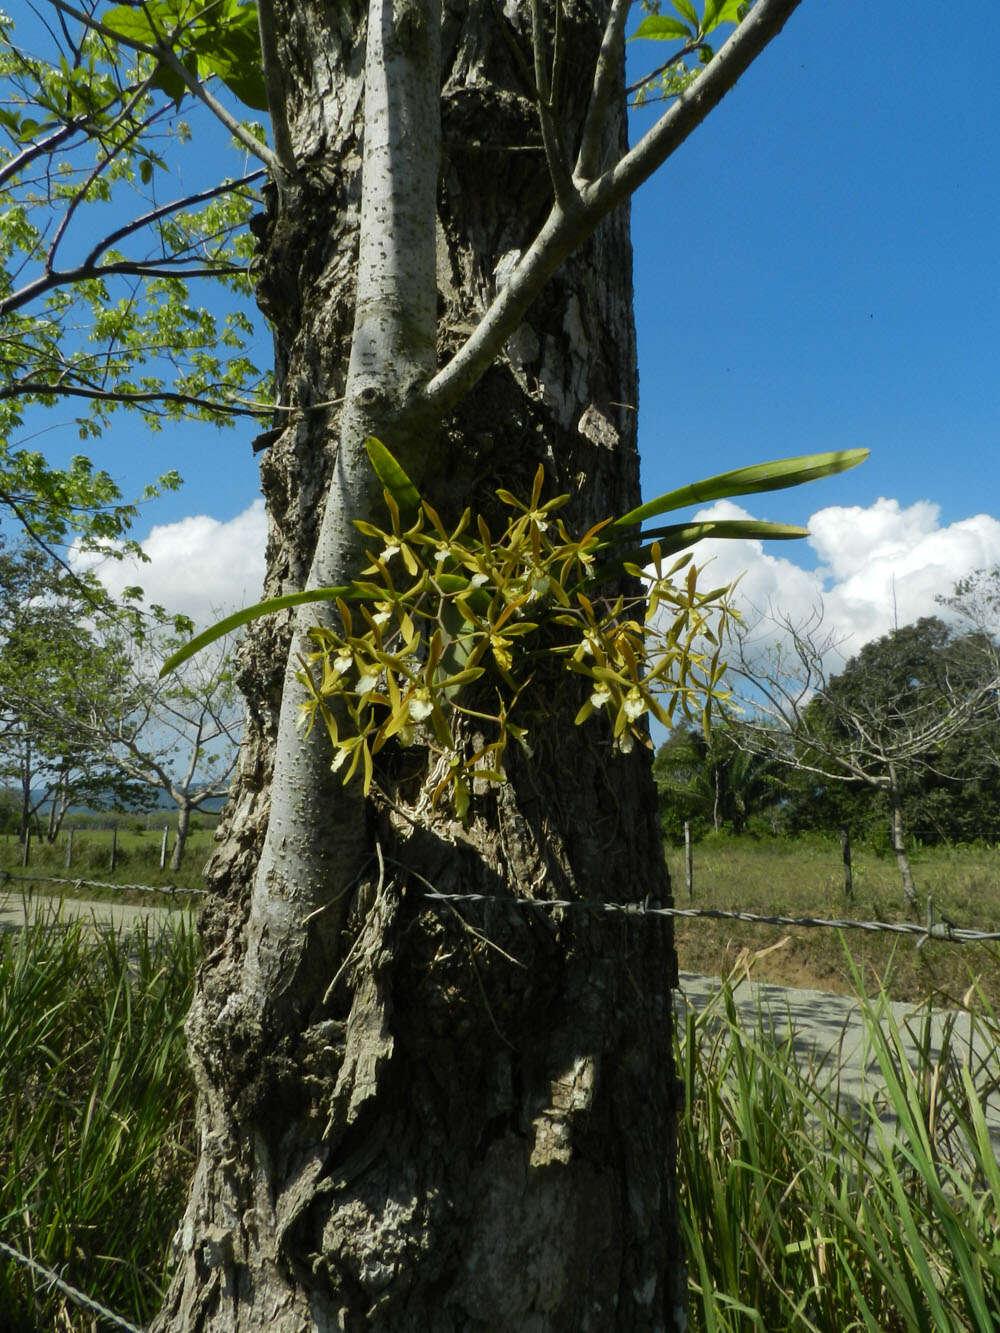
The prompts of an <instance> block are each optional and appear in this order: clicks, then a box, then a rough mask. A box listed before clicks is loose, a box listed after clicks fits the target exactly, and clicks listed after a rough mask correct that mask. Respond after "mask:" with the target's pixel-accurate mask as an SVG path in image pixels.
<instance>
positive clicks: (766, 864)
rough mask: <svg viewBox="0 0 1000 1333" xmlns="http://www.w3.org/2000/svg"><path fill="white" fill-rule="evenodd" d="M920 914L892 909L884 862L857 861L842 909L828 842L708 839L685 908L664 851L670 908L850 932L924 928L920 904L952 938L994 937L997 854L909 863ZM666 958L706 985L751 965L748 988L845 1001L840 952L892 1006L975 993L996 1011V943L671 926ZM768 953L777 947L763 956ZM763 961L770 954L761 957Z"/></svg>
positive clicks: (899, 901) (891, 879) (677, 864)
mask: <svg viewBox="0 0 1000 1333" xmlns="http://www.w3.org/2000/svg"><path fill="white" fill-rule="evenodd" d="M911 860H912V865H913V875H914V880H915V882H916V885H917V890H918V892H919V893H920V894H921V899H922V904H923V906H922V910H921V911H920V912H919V913H917V914H915V913H914V911H913V909H912V908H910V907H909V905H908V904H907V903H906V901H905V899H904V898H903V892H902V888H901V887H900V881H899V875H898V872H897V870H896V865H895V862H894V861H893V859H892V857H891V856H885V857H883V856H878V855H876V854H875V853H874V852H870V851H865V850H858V849H856V850H855V852H854V856H853V862H854V901H853V902H851V903H848V902H846V901H845V898H844V884H843V868H842V861H841V849H840V843H839V841H837V842H834V841H829V842H826V841H821V840H818V839H817V840H810V841H798V842H788V841H779V840H773V841H754V840H753V839H750V838H732V837H725V836H723V837H718V838H708V839H706V840H705V841H703V842H701V843H698V844H696V845H695V847H694V876H693V881H694V896H693V899H692V901H691V902H690V903H689V902H688V898H687V891H686V888H685V880H684V852H683V849H681V850H677V849H675V848H668V849H667V862H668V864H669V867H670V873H671V878H672V881H673V889H674V900H675V902H676V905H677V906H678V907H687V906H692V907H716V908H723V909H725V910H727V911H746V912H758V913H761V914H768V913H780V914H782V915H789V916H822V917H835V918H838V919H843V918H846V919H850V920H861V921H913V920H916V921H923V920H924V915H925V911H926V898H927V896H928V895H929V896H931V897H932V899H933V903H934V911H935V916H936V919H938V920H940V919H941V918H942V917H945V916H946V917H948V918H949V919H950V920H951V921H952V922H953V923H954V924H955V925H956V926H962V927H971V928H974V929H979V930H997V929H1000V849H994V848H981V849H976V848H958V849H954V848H927V849H923V850H920V849H918V850H917V851H915V852H914V853H913V854H912V857H911ZM676 934H677V954H678V959H679V963H680V967H681V969H682V970H683V971H689V972H702V973H707V974H709V975H712V976H716V975H720V974H723V973H726V972H728V971H730V970H731V969H732V968H733V966H735V965H736V964H737V962H738V961H739V960H740V959H741V958H746V957H747V956H748V953H747V951H749V954H759V955H760V956H759V957H758V958H757V960H756V961H755V963H754V976H755V977H756V978H757V979H758V980H761V981H765V980H766V981H773V982H776V983H780V984H783V985H788V986H805V987H810V988H815V989H817V990H830V991H837V992H840V993H842V994H847V993H850V991H851V990H852V989H853V981H852V978H851V974H850V968H849V967H848V964H847V962H846V959H845V954H844V941H845V940H846V942H847V944H848V945H849V947H850V951H851V954H852V956H853V958H854V960H855V963H856V964H857V966H858V969H859V971H860V973H861V976H862V979H863V981H864V984H865V985H866V986H867V987H869V988H870V989H871V990H877V989H878V988H879V987H880V986H884V988H885V989H886V991H887V992H888V994H889V995H890V997H891V998H892V999H895V1000H912V1001H918V1000H922V999H926V998H935V999H937V1000H938V1001H941V1002H944V1003H952V1002H955V1001H958V1000H960V999H961V997H962V996H963V995H964V994H965V992H966V991H967V990H968V988H969V986H970V985H972V984H974V983H978V985H979V986H980V987H981V989H982V991H983V993H984V995H985V997H986V998H987V1000H988V1001H989V1002H990V1004H991V1005H993V1006H994V1007H995V1008H997V1009H1000V942H997V943H993V944H961V945H960V944H949V943H946V942H944V941H940V942H939V941H935V940H929V941H928V942H927V943H926V944H924V945H923V946H922V947H921V948H920V949H918V948H917V947H916V939H909V938H906V937H899V936H892V935H870V934H867V933H862V932H860V931H850V932H845V933H844V935H841V934H840V932H838V931H833V930H821V929H806V928H799V927H797V928H791V927H781V926H764V925H751V924H748V923H743V922H737V921H711V920H699V921H694V920H692V921H688V920H684V919H681V920H678V921H677V923H676ZM775 945H778V946H780V947H776V948H772V946H775ZM767 950H770V952H765V951H767Z"/></svg>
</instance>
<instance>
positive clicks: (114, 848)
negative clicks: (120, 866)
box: [108, 828, 118, 873]
mask: <svg viewBox="0 0 1000 1333" xmlns="http://www.w3.org/2000/svg"><path fill="white" fill-rule="evenodd" d="M117 863H118V830H117V828H113V829H112V830H111V859H110V861H109V862H108V868H109V870H111V872H112V873H114V868H115V866H116V865H117Z"/></svg>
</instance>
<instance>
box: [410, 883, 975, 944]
mask: <svg viewBox="0 0 1000 1333" xmlns="http://www.w3.org/2000/svg"><path fill="white" fill-rule="evenodd" d="M423 897H424V898H426V899H428V900H429V901H431V902H442V903H498V904H500V905H501V906H503V905H506V906H508V907H512V908H516V909H517V910H518V911H520V910H521V909H524V910H525V911H529V912H530V911H537V910H539V909H545V908H562V909H566V910H569V911H584V912H594V913H610V914H612V915H619V916H625V917H628V918H629V919H630V920H643V919H644V918H647V917H652V918H656V917H707V918H709V919H711V920H717V921H750V922H754V923H757V924H760V925H768V926H807V927H808V926H822V927H826V928H827V929H831V930H868V931H884V932H886V933H887V934H893V935H916V936H918V937H921V938H920V942H921V943H923V942H924V941H925V940H928V939H932V940H947V941H949V942H950V943H952V944H974V943H978V942H980V941H983V940H1000V930H972V929H968V928H965V927H962V926H956V925H955V924H954V923H953V922H951V921H949V920H948V919H947V918H942V919H941V920H940V921H935V920H934V919H933V908H932V907H929V909H928V920H927V922H926V923H925V924H923V925H920V924H919V923H917V922H915V921H848V920H845V919H841V918H838V917H819V916H780V915H778V914H772V915H765V914H763V913H757V912H730V911H726V910H724V909H723V908H721V907H653V906H650V905H649V904H648V903H646V902H631V903H603V902H588V901H586V900H573V899H566V898H501V897H497V896H495V895H492V894H487V893H431V892H428V893H425V894H424V895H423ZM918 947H919V946H918Z"/></svg>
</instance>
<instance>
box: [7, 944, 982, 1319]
mask: <svg viewBox="0 0 1000 1333" xmlns="http://www.w3.org/2000/svg"><path fill="white" fill-rule="evenodd" d="M838 947H840V946H838ZM195 961H196V945H195V941H194V939H193V937H192V934H191V932H190V931H189V930H187V931H186V930H184V929H181V930H179V931H176V930H168V931H166V932H164V933H163V934H159V935H155V936H153V935H150V934H147V933H142V932H140V933H139V934H137V935H132V936H124V935H115V934H113V933H103V934H95V933H94V932H93V931H92V930H91V929H88V928H84V927H83V926H80V925H77V924H73V925H69V926H65V925H62V924H59V925H57V926H53V925H52V924H51V923H50V924H49V925H44V924H39V925H35V926H33V927H31V928H29V929H28V930H26V931H23V932H22V931H11V932H8V933H5V934H3V935H0V1238H3V1239H5V1240H7V1241H8V1242H9V1243H11V1244H13V1245H15V1246H17V1247H18V1248H19V1249H21V1250H23V1251H25V1252H26V1253H29V1254H32V1255H33V1256H34V1257H35V1258H36V1259H37V1260H38V1261H39V1262H41V1263H44V1264H45V1265H47V1266H48V1267H50V1268H53V1269H56V1270H58V1271H60V1272H61V1273H62V1274H63V1275H64V1276H65V1277H66V1279H67V1280H68V1281H70V1282H72V1283H73V1284H74V1285H77V1286H79V1287H80V1288H82V1289H83V1290H85V1291H88V1292H90V1293H91V1294H92V1295H93V1296H95V1297H96V1298H97V1299H99V1300H101V1301H102V1302H103V1303H105V1304H106V1305H108V1306H109V1307H110V1308H112V1309H114V1310H116V1311H117V1312H118V1313H119V1314H121V1315H123V1316H124V1317H125V1318H127V1319H129V1320H131V1321H133V1322H135V1323H139V1324H143V1323H145V1322H146V1321H148V1319H149V1318H150V1317H151V1315H152V1313H153V1311H154V1310H155V1309H156V1307H157V1303H158V1301H159V1298H160V1292H161V1291H162V1289H163V1285H164V1283H165V1281H166V1280H167V1276H168V1249H169V1242H170V1238H171V1236H172V1234H173V1231H174V1229H175V1227H176V1224H177V1221H178V1219H179V1217H180V1215H181V1211H182V1207H183V1198H184V1193H185V1188H186V1182H187V1177H188V1173H189V1171H190V1168H191V1164H192V1152H193V1143H192V1124H191V1090H190V1084H189V1079H188V1076H187V1071H186V1064H185V1059H184V1051H183V1034H182V1020H183V1015H184V1013H185V1012H186V1009H187V1006H188V1003H189V999H190V993H191V979H192V976H193V971H194V966H195ZM842 967H843V969H844V972H845V974H846V976H847V978H848V981H849V984H850V986H851V987H853V989H854V991H855V993H857V994H858V995H860V997H861V1002H862V1004H863V1006H864V1012H865V1014H866V1021H867V1030H868V1043H869V1048H870V1054H871V1059H872V1061H874V1062H875V1063H876V1064H877V1066H878V1067H879V1068H880V1069H881V1071H882V1075H883V1079H884V1083H885V1092H884V1094H883V1095H882V1106H881V1107H880V1106H879V1105H878V1104H876V1105H875V1106H874V1107H873V1108H871V1109H870V1110H869V1111H868V1112H867V1113H863V1114H862V1115H861V1116H860V1118H859V1116H858V1114H857V1111H856V1109H854V1110H848V1108H847V1107H846V1104H845V1105H842V1104H841V1102H840V1098H839V1094H838V1089H837V1085H836V1082H835V1081H834V1082H832V1083H830V1081H829V1077H828V1071H827V1070H820V1069H808V1068H806V1069H803V1068H801V1067H800V1066H799V1064H798V1063H797V1062H796V1059H795V1053H794V1049H793V1045H792V1042H791V1040H790V1039H789V1038H788V1037H787V1036H786V1035H784V1034H782V1033H780V1032H778V1033H776V1032H775V1030H773V1029H771V1028H770V1027H769V1025H768V1024H767V1023H766V1022H763V1023H762V1024H761V1026H760V1028H759V1030H756V1031H749V1032H748V1031H745V1030H743V1029H741V1028H740V1027H739V1025H738V1022H737V1018H736V1010H735V1006H734V1005H733V1002H732V996H731V993H730V992H729V991H727V990H726V989H725V988H723V989H722V990H721V991H720V994H719V997H718V999H717V1000H716V1001H715V1003H714V1005H713V1007H712V1009H711V1010H709V1011H705V1012H703V1013H702V1014H701V1015H698V1016H695V1015H693V1014H692V1015H689V1016H688V1018H687V1021H686V1026H685V1027H684V1029H683V1030H682V1031H681V1032H680V1033H678V1037H677V1051H676V1053H677V1060H678V1068H679V1071H680V1073H681V1075H682V1077H683V1081H684V1084H685V1090H686V1104H687V1110H686V1113H685V1116H684V1120H683V1124H682V1127H681V1135H680V1151H679V1162H678V1171H679V1181H680V1193H681V1205H682V1226H683V1230H684V1237H685V1244H686V1246H687V1251H688V1256H689V1260H688V1263H689V1318H690V1327H691V1328H692V1330H705V1333H744V1330H748V1331H749V1330H762V1331H763V1333H785V1331H786V1330H787V1333H808V1331H815V1333H851V1330H865V1333H964V1331H965V1330H975V1331H976V1333H986V1331H987V1330H989V1333H994V1331H995V1328H996V1326H997V1318H998V1311H1000V1169H998V1166H997V1162H996V1160H995V1158H994V1155H993V1150H992V1147H991V1144H990V1140H989V1136H988V1133H987V1129H986V1124H985V1121H984V1117H983V1110H982V1108H983V1105H984V1102H983V1098H984V1097H985V1096H986V1095H989V1096H991V1097H992V1098H993V1099H994V1102H993V1104H994V1105H995V1099H996V1097H997V1096H998V1090H1000V1020H998V1019H997V1016H996V1011H995V1009H994V1008H993V1007H992V1006H991V1005H990V1003H989V1002H988V1001H987V1000H986V998H985V997H984V996H983V995H981V994H979V995H975V996H972V997H970V1000H971V1002H972V1003H973V1007H974V1011H975V1014H976V1017H975V1018H974V1022H975V1023H976V1024H977V1025H978V1027H979V1028H980V1029H981V1032H982V1036H983V1043H984V1048H985V1049H986V1050H987V1051H988V1052H989V1054H988V1056H987V1058H986V1060H985V1061H984V1063H983V1066H982V1067H981V1068H978V1069H976V1070H974V1071H970V1070H969V1069H968V1068H967V1067H966V1066H965V1064H964V1063H963V1058H964V1049H965V1048H964V1047H962V1046H960V1044H959V1042H958V1041H957V1039H955V1040H953V1039H952V1033H951V1031H950V1028H946V1035H945V1039H944V1041H943V1043H942V1046H941V1049H940V1052H939V1053H938V1054H937V1055H934V1054H933V1053H932V1047H931V1043H930V1041H929V1038H928V1035H927V1033H926V1032H925V1033H923V1034H921V1033H919V1032H918V1042H917V1055H916V1066H915V1069H912V1070H911V1068H910V1065H909V1064H908V1063H907V1060H906V1059H905V1058H904V1050H903V1045H902V1039H901V1037H900V1034H899V1032H898V1031H897V1030H896V1028H895V1026H894V1024H893V1022H892V1020H891V1017H890V1016H889V1014H888V1012H887V1011H886V1010H885V1009H884V1002H883V996H881V995H879V994H875V993H872V996H871V998H869V995H868V994H867V993H866V991H865V987H864V983H863V980H862V977H861V974H860V971H859V970H858V969H857V968H855V967H854V965H853V963H852V961H851V960H850V958H848V957H846V956H843V958H842ZM973 1074H974V1075H975V1079H974V1080H973ZM885 1110H889V1111H890V1112H891V1113H892V1115H893V1116H894V1118H895V1120H896V1122H897V1124H898V1129H897V1130H896V1131H895V1132H894V1133H892V1134H889V1133H887V1132H886V1130H885V1129H884V1128H883V1125H882V1119H881V1114H880V1112H884V1111H885ZM0 1328H2V1329H3V1330H4V1333H22V1331H23V1333H27V1331H28V1330H37V1329H49V1328H53V1329H55V1328H58V1329H61V1330H64V1331H65V1333H70V1330H73V1331H74V1333H84V1330H86V1331H87V1333H96V1325H95V1324H94V1323H93V1321H92V1319H91V1316H89V1315H88V1314H86V1313H85V1312H81V1311H79V1310H77V1309H76V1308H75V1307H73V1306H72V1305H69V1304H66V1303H65V1302H64V1300H63V1298H62V1297H59V1296H58V1295H54V1294H52V1293H50V1292H47V1291H45V1290H44V1289H43V1288H42V1287H41V1286H40V1285H37V1284H36V1281H35V1280H33V1279H32V1278H31V1276H30V1275H29V1274H28V1273H27V1272H26V1271H25V1270H24V1269H23V1268H21V1267H19V1266H18V1265H16V1264H14V1263H13V1262H8V1261H5V1260H3V1259H2V1258H0Z"/></svg>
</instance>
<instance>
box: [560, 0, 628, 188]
mask: <svg viewBox="0 0 1000 1333" xmlns="http://www.w3.org/2000/svg"><path fill="white" fill-rule="evenodd" d="M629 8H630V0H613V3H612V5H611V13H610V14H609V15H608V22H607V25H606V27H605V29H604V37H603V39H602V40H601V50H600V53H599V55H598V57H597V64H596V65H595V66H594V87H593V91H592V92H591V94H590V105H589V106H588V107H587V115H586V119H585V120H584V122H583V134H582V135H581V137H580V151H579V153H578V154H577V159H576V168H575V170H574V172H573V175H574V177H575V179H576V180H578V181H589V180H590V179H591V177H592V176H593V175H594V174H595V172H597V171H598V170H599V169H600V166H601V140H602V138H603V135H604V126H605V122H606V121H607V116H608V110H609V109H610V107H611V103H612V101H613V99H614V97H615V94H616V92H617V91H618V80H619V77H620V75H621V69H622V43H623V41H624V38H625V23H626V21H627V19H628V12H629Z"/></svg>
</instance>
